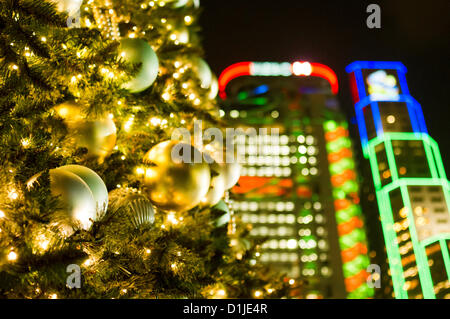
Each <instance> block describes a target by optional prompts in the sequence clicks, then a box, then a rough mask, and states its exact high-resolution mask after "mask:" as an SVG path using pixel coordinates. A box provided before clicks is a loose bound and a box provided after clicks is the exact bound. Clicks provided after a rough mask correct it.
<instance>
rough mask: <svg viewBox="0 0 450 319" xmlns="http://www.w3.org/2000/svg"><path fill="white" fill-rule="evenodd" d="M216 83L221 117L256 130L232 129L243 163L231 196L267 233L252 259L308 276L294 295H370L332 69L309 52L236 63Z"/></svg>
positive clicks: (240, 212)
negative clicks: (290, 58) (306, 56)
mask: <svg viewBox="0 0 450 319" xmlns="http://www.w3.org/2000/svg"><path fill="white" fill-rule="evenodd" d="M219 92H220V96H221V98H222V111H221V112H222V116H224V118H225V119H226V120H227V122H228V123H230V125H231V126H232V127H234V128H242V130H243V131H244V132H247V131H251V130H252V129H253V130H256V131H257V134H256V135H251V134H248V135H247V134H243V135H239V136H238V137H237V140H236V147H237V151H238V154H240V155H241V158H242V163H243V167H242V172H241V178H240V180H239V182H238V185H237V186H235V187H234V188H233V189H232V194H231V198H232V199H233V208H234V211H235V212H236V215H237V216H239V218H240V219H241V220H242V221H243V222H246V223H249V224H251V227H252V229H251V235H252V236H253V237H255V238H267V241H266V242H265V243H264V244H263V245H262V247H261V253H260V256H259V258H258V262H261V263H266V264H270V265H271V266H273V267H274V268H276V269H278V270H279V271H280V272H282V273H286V275H287V276H288V277H289V278H293V279H296V280H297V279H298V280H305V281H306V282H307V284H306V285H305V289H304V290H302V293H301V295H300V296H299V297H305V298H371V297H373V296H374V289H373V288H372V286H371V285H370V282H369V283H368V280H367V279H368V276H369V274H368V272H367V268H368V267H369V265H370V261H369V257H368V247H367V241H366V232H365V226H364V218H363V216H362V211H361V207H360V205H359V202H360V199H359V186H358V176H357V173H356V170H355V160H354V155H353V150H352V142H351V139H350V137H349V132H348V124H347V121H346V119H345V116H344V114H343V113H342V112H341V110H340V109H339V105H338V101H337V99H336V93H337V92H338V82H337V77H336V75H335V73H334V72H333V71H332V70H331V69H330V68H329V67H327V66H325V65H322V64H319V63H312V62H305V61H297V62H294V63H289V62H284V63H275V62H240V63H236V64H233V65H231V66H230V67H228V68H227V69H225V70H224V71H223V72H222V74H221V75H220V77H219ZM260 129H262V130H260ZM264 129H265V131H264ZM273 129H278V131H277V132H278V135H277V134H273V132H275V131H273Z"/></svg>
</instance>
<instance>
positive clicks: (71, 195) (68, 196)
mask: <svg viewBox="0 0 450 319" xmlns="http://www.w3.org/2000/svg"><path fill="white" fill-rule="evenodd" d="M94 174H95V173H94ZM50 189H51V192H52V195H53V196H58V197H59V199H60V201H61V203H62V205H63V207H62V210H61V212H62V213H63V214H64V216H65V217H68V218H69V220H70V222H71V223H74V224H78V226H80V227H81V228H83V229H85V230H88V229H89V228H90V227H91V225H92V221H95V220H97V218H98V216H99V214H98V213H97V209H96V207H97V202H96V200H95V198H94V195H93V193H92V191H91V189H90V188H89V185H88V184H87V183H86V182H85V181H83V179H82V178H81V177H79V176H78V175H76V174H74V173H72V172H70V171H68V170H65V169H64V167H59V168H55V169H52V170H50Z"/></svg>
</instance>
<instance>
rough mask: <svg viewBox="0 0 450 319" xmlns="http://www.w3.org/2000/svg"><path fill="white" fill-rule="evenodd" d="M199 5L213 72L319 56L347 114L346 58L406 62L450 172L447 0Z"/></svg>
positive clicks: (207, 0) (233, 0)
mask: <svg viewBox="0 0 450 319" xmlns="http://www.w3.org/2000/svg"><path fill="white" fill-rule="evenodd" d="M370 3H376V4H378V5H380V7H381V29H369V28H368V27H367V26H366V19H367V17H368V16H369V13H366V7H367V6H368V4H370ZM201 6H202V7H203V10H204V11H203V13H202V15H201V19H200V24H201V26H202V28H203V31H202V33H201V34H202V37H203V45H204V48H205V53H206V60H207V62H208V63H209V64H210V66H211V68H212V70H213V71H214V73H215V74H217V75H219V74H220V73H221V71H222V70H223V69H225V68H226V67H227V66H229V65H230V64H232V63H235V62H240V61H277V62H284V61H288V62H293V61H296V60H306V61H312V62H319V63H323V64H326V65H328V66H329V67H331V68H332V69H333V70H334V71H335V72H336V74H337V76H338V80H339V100H340V102H341V106H342V108H343V109H344V110H345V111H346V112H347V114H348V116H349V117H352V116H354V112H353V104H352V100H351V97H350V91H349V85H348V79H347V73H346V72H345V67H346V65H348V64H349V63H351V62H352V61H355V60H380V61H383V60H384V61H401V62H403V64H405V66H406V67H407V69H408V74H407V82H408V85H409V89H410V92H411V95H412V96H413V97H414V98H415V99H416V100H418V101H419V103H420V104H421V105H422V108H423V112H424V115H425V121H426V124H427V127H428V131H429V133H430V135H431V136H432V137H433V138H434V139H435V140H436V141H437V142H438V143H439V146H440V150H441V153H442V157H443V161H444V165H445V167H446V171H447V172H450V154H449V151H450V134H449V133H448V132H449V127H450V123H449V120H448V115H450V110H449V108H450V103H449V101H450V80H449V70H450V62H449V61H450V1H448V0H428V1H425V0H420V1H418V0H410V1H404V0H389V1H376V0H373V1H363V0H330V1H328V0H309V1H303V0H296V1H295V0H272V1H266V0H202V1H201Z"/></svg>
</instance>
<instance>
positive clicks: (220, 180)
mask: <svg viewBox="0 0 450 319" xmlns="http://www.w3.org/2000/svg"><path fill="white" fill-rule="evenodd" d="M203 155H204V156H205V158H209V160H208V162H211V161H212V163H211V164H210V165H209V169H210V171H211V183H210V185H209V190H208V193H207V194H206V196H205V197H204V198H203V199H202V204H203V205H205V206H213V205H215V204H217V203H218V202H219V200H220V199H221V198H222V197H223V194H224V192H225V176H224V174H223V167H222V166H221V165H219V164H218V163H217V162H216V161H214V160H213V159H212V158H211V157H210V156H209V155H208V154H207V153H204V154H203Z"/></svg>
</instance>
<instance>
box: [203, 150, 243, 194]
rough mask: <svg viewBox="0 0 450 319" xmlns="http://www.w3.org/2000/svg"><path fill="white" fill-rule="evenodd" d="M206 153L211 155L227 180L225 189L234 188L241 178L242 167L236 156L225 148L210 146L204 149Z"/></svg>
mask: <svg viewBox="0 0 450 319" xmlns="http://www.w3.org/2000/svg"><path fill="white" fill-rule="evenodd" d="M204 152H205V153H207V154H208V155H210V156H211V157H212V158H213V159H214V160H215V161H216V162H217V163H218V164H219V165H220V166H221V172H222V174H223V176H224V179H225V189H226V190H227V189H230V188H232V187H233V186H234V185H235V184H236V183H237V182H238V180H239V178H240V177H241V165H240V164H239V161H238V158H237V156H236V154H235V153H234V152H233V151H232V150H230V151H227V149H226V148H225V147H221V146H218V145H213V144H208V145H206V146H205V147H204Z"/></svg>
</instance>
